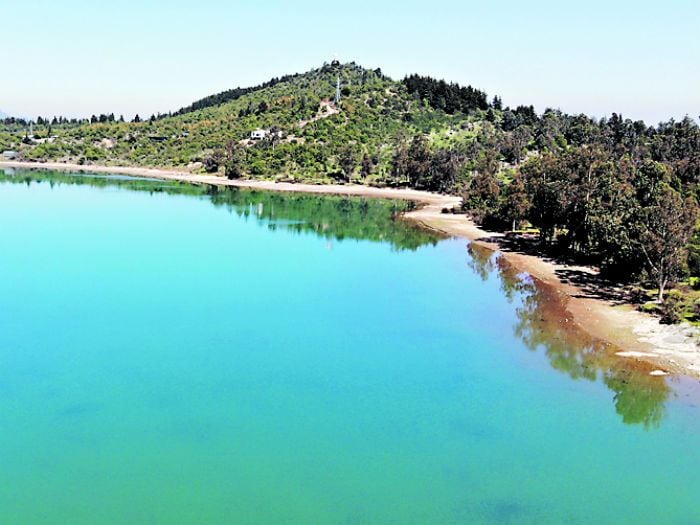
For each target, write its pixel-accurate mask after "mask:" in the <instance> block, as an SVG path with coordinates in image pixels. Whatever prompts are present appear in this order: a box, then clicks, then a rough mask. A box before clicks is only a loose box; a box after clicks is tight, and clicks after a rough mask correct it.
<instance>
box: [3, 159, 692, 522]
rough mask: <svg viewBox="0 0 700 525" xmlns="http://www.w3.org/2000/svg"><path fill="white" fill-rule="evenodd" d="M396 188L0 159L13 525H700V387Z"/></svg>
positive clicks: (6, 432)
mask: <svg viewBox="0 0 700 525" xmlns="http://www.w3.org/2000/svg"><path fill="white" fill-rule="evenodd" d="M402 206H403V205H402V204H400V203H396V202H386V201H363V200H359V199H346V198H340V197H325V198H324V197H317V196H304V195H282V194H273V193H262V192H250V191H242V190H241V191H234V190H226V191H224V190H219V191H218V192H213V193H212V192H210V191H209V190H207V189H205V188H197V187H188V186H185V185H180V184H174V183H161V182H155V181H144V180H132V179H129V178H128V177H118V178H116V179H110V178H108V177H107V178H105V177H90V176H80V177H71V176H67V175H64V174H59V173H52V172H23V171H15V170H5V172H4V174H3V171H2V170H0V247H1V248H0V250H1V251H0V313H1V315H0V524H2V525H48V524H61V525H108V524H109V525H117V524H119V525H122V524H128V525H139V524H148V525H151V524H162V525H196V524H205V525H219V524H221V525H223V524H277V523H279V524H424V525H431V524H511V523H512V524H516V523H517V524H538V525H543V524H562V523H571V524H635V525H638V524H678V525H692V524H695V525H697V524H700V411H699V409H698V401H699V399H700V396H699V395H698V393H697V392H698V389H697V384H696V383H695V382H693V381H692V380H688V379H682V378H675V379H674V378H652V377H649V375H648V371H649V370H648V369H646V368H645V367H644V366H643V365H642V366H633V364H632V363H631V362H625V361H620V360H617V359H613V358H611V357H610V355H609V353H608V352H606V351H605V350H604V349H602V348H600V345H598V344H597V343H595V342H592V341H587V340H586V338H585V337H584V336H581V335H577V334H573V333H570V332H569V331H568V330H567V329H566V327H565V325H563V324H562V323H549V322H548V321H549V320H550V319H549V317H551V315H550V316H548V315H547V313H548V312H551V311H553V310H555V309H556V308H555V306H553V305H552V304H551V302H550V301H549V299H548V294H547V292H546V291H543V290H540V289H538V288H537V287H536V286H535V285H533V283H531V282H530V281H529V280H528V279H527V278H526V277H524V276H521V275H518V273H517V272H516V271H514V270H513V269H512V268H509V267H508V266H507V265H506V264H505V263H504V262H503V261H502V260H501V261H498V260H497V259H496V258H494V257H493V256H492V255H491V254H490V253H487V252H484V251H483V250H481V251H480V250H478V249H476V248H474V247H468V246H467V243H466V241H464V240H459V239H441V238H438V237H435V236H433V235H432V234H430V233H427V232H425V231H421V230H417V229H415V228H413V227H411V226H410V225H408V224H406V223H404V222H402V221H400V220H394V219H392V216H393V214H394V213H395V212H397V211H399V210H400V209H401V207H402Z"/></svg>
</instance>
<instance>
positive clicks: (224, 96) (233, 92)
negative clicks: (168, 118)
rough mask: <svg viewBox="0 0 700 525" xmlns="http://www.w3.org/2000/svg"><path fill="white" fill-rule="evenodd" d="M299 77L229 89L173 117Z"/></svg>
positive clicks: (197, 101)
mask: <svg viewBox="0 0 700 525" xmlns="http://www.w3.org/2000/svg"><path fill="white" fill-rule="evenodd" d="M299 76H300V75H299V74H298V73H296V74H293V75H284V76H282V77H275V78H272V79H271V80H268V81H267V82H263V83H262V84H260V85H258V86H253V87H246V88H241V87H237V88H234V89H227V90H226V91H222V92H221V93H217V94H215V95H209V96H208V97H204V98H202V99H199V100H196V101H195V102H193V103H192V104H190V105H189V106H185V107H184V108H180V109H179V110H177V111H176V112H175V113H173V114H172V115H184V114H186V113H191V112H193V111H197V110H199V109H204V108H209V107H212V106H219V105H221V104H224V103H226V102H230V101H232V100H237V99H239V98H241V97H242V96H245V95H247V94H249V93H253V92H255V91H260V90H261V89H266V88H271V87H274V86H276V85H277V84H281V83H282V82H289V81H290V80H293V79H295V78H297V77H299Z"/></svg>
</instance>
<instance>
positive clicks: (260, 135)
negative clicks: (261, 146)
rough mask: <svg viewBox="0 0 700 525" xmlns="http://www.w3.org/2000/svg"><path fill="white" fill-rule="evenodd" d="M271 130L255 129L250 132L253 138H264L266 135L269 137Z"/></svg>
mask: <svg viewBox="0 0 700 525" xmlns="http://www.w3.org/2000/svg"><path fill="white" fill-rule="evenodd" d="M268 133H269V131H268V130H266V129H256V130H255V131H251V132H250V138H251V139H252V140H262V139H264V138H265V137H267V135H268Z"/></svg>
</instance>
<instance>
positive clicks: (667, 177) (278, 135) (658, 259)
mask: <svg viewBox="0 0 700 525" xmlns="http://www.w3.org/2000/svg"><path fill="white" fill-rule="evenodd" d="M338 79H340V85H341V98H342V100H341V102H340V103H338V104H336V103H335V102H333V99H334V95H335V92H336V82H337V80H338ZM3 122H4V125H3V127H2V132H0V150H15V151H17V152H18V153H19V155H20V157H21V158H22V159H24V160H34V161H49V160H51V161H65V162H75V163H79V164H85V165H89V164H92V163H94V164H106V165H109V164H113V165H116V164H121V165H124V164H126V165H136V166H156V167H168V168H177V169H186V170H189V171H200V172H203V171H206V172H210V173H219V174H220V175H222V176H223V175H225V176H229V177H232V178H237V177H256V178H268V179H275V180H286V181H307V182H318V183H325V182H343V181H352V182H357V183H363V184H370V185H377V186H406V187H413V188H418V189H425V190H431V191H437V192H451V193H457V194H460V195H462V196H463V197H464V209H463V210H460V211H465V212H468V213H469V214H471V216H473V217H474V218H475V219H476V220H477V221H478V222H481V223H483V224H484V225H486V226H488V227H490V228H499V229H513V230H517V229H521V228H528V229H530V231H532V232H534V234H535V235H538V236H539V239H540V242H541V246H542V248H543V249H545V250H548V251H551V252H555V253H557V254H559V255H566V256H571V257H574V258H577V259H579V260H584V261H586V262H589V263H591V264H594V265H599V266H600V267H601V269H602V270H603V274H604V275H606V276H608V277H610V278H613V279H615V280H618V281H624V282H635V281H637V282H641V283H643V284H644V285H646V286H647V287H648V288H650V289H653V290H654V293H656V294H657V296H658V298H659V299H663V298H664V297H665V293H664V292H665V290H666V289H667V288H668V286H669V285H670V284H673V283H675V282H678V281H679V280H681V279H685V282H686V283H689V285H688V286H687V287H686V288H688V291H689V293H687V294H686V295H685V296H684V299H683V300H681V299H679V298H678V297H676V296H674V295H672V296H671V299H670V300H668V301H666V305H668V306H667V307H666V309H665V310H664V315H665V316H666V317H667V320H668V321H669V322H672V321H674V320H677V319H678V318H679V317H681V316H686V317H693V318H694V317H699V316H700V302H698V303H697V304H695V303H694V302H689V299H688V298H692V299H693V301H694V299H695V295H694V294H693V292H692V291H690V285H692V284H695V283H696V282H697V281H698V279H695V277H700V235H698V233H697V228H696V225H697V220H698V211H697V210H698V198H699V197H700V191H699V190H698V182H699V181H700V130H699V129H698V125H697V123H696V121H694V120H692V119H690V118H686V119H684V120H682V121H680V122H674V121H668V122H665V123H661V124H659V125H657V126H648V125H647V124H645V123H644V122H641V121H636V122H633V121H630V120H627V119H624V118H622V117H621V116H619V115H616V114H613V115H612V116H611V117H610V118H607V119H602V120H595V119H592V118H589V117H587V116H585V115H567V114H565V113H562V112H561V111H558V110H552V109H548V110H546V111H545V112H544V113H542V114H537V113H536V112H535V110H534V109H533V107H532V106H518V107H515V108H510V107H507V106H505V105H504V104H503V102H502V101H501V99H500V98H499V97H498V96H494V97H487V94H486V93H484V92H482V91H480V90H478V89H476V88H473V87H470V86H467V87H464V86H459V85H456V84H450V83H447V82H445V81H441V80H435V79H432V78H429V77H422V76H418V75H411V76H408V77H406V78H405V79H403V80H402V81H395V80H392V79H390V78H387V77H386V76H385V75H383V74H382V72H381V71H380V70H367V69H364V68H362V67H360V66H358V65H356V64H354V63H351V64H345V65H340V64H330V65H329V64H326V65H324V66H323V67H321V68H319V69H314V70H312V71H309V72H308V73H305V74H295V75H288V76H284V77H281V78H277V79H273V80H271V81H269V82H267V83H265V84H262V85H260V86H257V87H255V88H236V89H232V90H229V91H226V92H223V93H220V94H217V95H213V96H209V97H205V98H203V99H201V100H199V101H197V102H194V103H192V104H191V105H189V106H186V107H184V108H182V109H180V110H178V111H176V112H175V113H173V114H169V115H153V116H151V117H150V118H145V119H142V118H141V117H138V116H137V117H136V118H135V119H134V120H133V121H132V122H124V120H123V119H122V118H116V117H115V116H114V115H111V114H110V115H99V116H93V117H92V118H91V119H89V120H88V121H76V120H72V121H71V120H68V119H63V118H55V117H54V118H44V119H39V121H38V122H36V123H33V128H32V136H30V135H29V130H28V123H26V122H23V121H18V120H15V119H5V120H4V121H3ZM257 129H261V130H263V135H265V136H264V138H262V139H261V140H253V139H251V138H250V135H251V132H253V131H254V130H257ZM688 277H691V279H690V280H688ZM646 299H647V297H646V295H645V293H641V294H640V300H642V301H644V300H646Z"/></svg>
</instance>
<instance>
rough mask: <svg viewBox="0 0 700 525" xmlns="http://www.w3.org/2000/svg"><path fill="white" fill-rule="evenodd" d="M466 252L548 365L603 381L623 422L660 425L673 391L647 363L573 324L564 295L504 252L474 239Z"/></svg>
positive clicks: (574, 375) (471, 264) (518, 332)
mask: <svg viewBox="0 0 700 525" xmlns="http://www.w3.org/2000/svg"><path fill="white" fill-rule="evenodd" d="M467 251H468V252H469V255H470V258H469V260H468V266H469V267H470V268H471V269H472V270H473V271H474V272H475V273H476V274H477V275H478V276H479V277H480V278H481V279H483V280H487V279H488V278H489V277H490V276H492V275H493V276H496V277H497V278H498V280H499V281H500V288H501V290H502V291H503V294H504V295H505V297H506V298H507V299H508V301H509V302H513V303H515V304H516V308H515V312H516V316H517V322H516V324H515V326H514V332H515V335H517V337H518V338H519V339H520V340H522V341H523V343H524V344H525V346H526V347H527V348H528V349H529V350H531V351H533V352H536V351H543V352H544V355H545V356H546V357H547V360H548V362H549V364H550V366H551V367H552V368H554V369H555V370H557V371H559V372H563V373H565V374H567V375H568V376H569V377H570V378H572V379H574V380H581V379H583V380H588V381H598V380H600V381H602V383H603V384H605V385H606V386H607V387H608V388H609V389H610V390H611V391H612V392H613V393H614V397H613V401H614V404H615V410H616V412H617V413H618V414H619V415H620V417H621V418H622V421H623V422H624V423H626V424H639V425H643V426H644V427H645V428H647V429H651V428H656V427H658V426H659V425H660V424H661V422H662V421H663V419H664V415H665V404H666V401H667V400H668V399H669V397H670V395H671V391H672V390H671V388H670V387H669V385H668V384H667V382H666V380H665V379H664V378H659V377H654V376H650V375H649V372H650V371H651V370H652V369H653V368H652V367H651V365H648V364H646V363H639V362H632V361H629V360H623V359H621V358H619V357H617V356H615V355H614V354H615V348H613V347H611V345H609V344H608V343H605V342H604V341H601V340H599V339H595V338H593V337H591V336H589V335H588V334H586V333H585V332H584V331H583V330H581V329H580V328H577V327H576V324H575V323H574V320H573V318H572V316H571V314H570V312H569V311H568V310H567V309H566V301H567V297H566V296H565V295H564V294H562V293H560V292H558V291H557V290H556V289H554V288H553V287H551V286H547V285H546V284H543V283H540V282H537V281H536V280H534V279H533V278H532V277H531V276H529V275H528V274H526V273H523V272H520V271H519V270H518V269H516V268H515V267H514V266H513V265H512V264H510V263H509V262H508V260H507V259H506V258H505V257H503V256H501V255H500V254H496V253H494V252H493V251H492V250H490V249H488V248H486V247H484V246H481V245H478V244H476V243H473V242H472V243H469V245H468V247H467Z"/></svg>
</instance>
